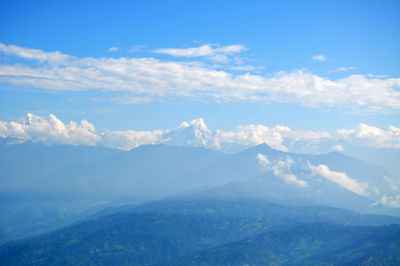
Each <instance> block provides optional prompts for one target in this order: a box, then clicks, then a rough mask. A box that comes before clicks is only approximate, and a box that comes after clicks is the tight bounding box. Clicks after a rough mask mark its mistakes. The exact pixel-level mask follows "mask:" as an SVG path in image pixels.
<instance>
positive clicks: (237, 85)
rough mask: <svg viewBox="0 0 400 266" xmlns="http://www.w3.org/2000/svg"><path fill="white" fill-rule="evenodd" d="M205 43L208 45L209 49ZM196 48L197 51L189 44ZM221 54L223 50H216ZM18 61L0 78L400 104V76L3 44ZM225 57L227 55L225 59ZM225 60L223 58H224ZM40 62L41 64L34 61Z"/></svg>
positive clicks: (205, 96) (157, 95) (185, 94)
mask: <svg viewBox="0 0 400 266" xmlns="http://www.w3.org/2000/svg"><path fill="white" fill-rule="evenodd" d="M202 47H203V46H202ZM240 47H241V46H238V47H237V46H225V47H220V48H212V47H211V46H210V47H207V46H205V47H203V48H202V49H200V50H199V48H200V47H199V48H193V49H195V50H188V51H187V50H186V49H184V50H185V51H180V50H179V51H175V52H176V54H177V55H178V54H182V55H184V56H189V57H190V56H195V55H204V56H207V55H208V54H210V53H211V54H213V55H223V56H225V55H228V54H230V53H235V52H238V51H241V50H243V49H244V48H243V47H242V48H240ZM189 49H190V48H189ZM215 50H216V51H218V53H216V52H215ZM210 51H211V52H210ZM0 53H2V54H4V55H6V56H17V57H19V59H20V61H21V62H19V63H18V64H0V83H2V84H11V85H14V86H17V87H28V88H39V89H45V90H59V91H84V90H102V91H115V92H124V93H129V94H130V95H131V96H132V97H140V98H143V97H149V98H151V100H152V101H157V100H159V99H162V100H163V101H176V99H182V100H185V101H204V102H257V103H266V104H268V103H272V102H276V103H295V104H302V105H304V106H308V107H319V106H329V107H341V108H348V109H350V110H355V111H364V112H382V111H395V110H398V109H400V91H398V89H397V88H398V87H400V79H396V78H376V77H367V76H363V75H352V76H349V77H346V78H343V79H339V80H330V79H328V78H323V77H320V76H317V75H314V74H312V73H307V72H304V71H301V70H297V71H293V72H278V73H275V74H272V75H269V76H261V75H252V74H249V73H246V74H242V75H235V74H233V73H230V72H227V71H221V70H216V69H213V68H212V67H210V66H206V65H201V64H196V63H194V62H181V61H179V62H174V61H161V60H158V59H155V58H125V57H121V58H90V57H89V58H78V57H74V56H69V55H65V54H62V53H60V52H50V53H48V52H44V51H41V50H36V49H28V48H23V47H19V46H15V45H5V44H0ZM220 59H221V58H220ZM222 59H223V58H222ZM26 60H35V61H37V62H38V63H39V64H29V63H26V62H25V61H26Z"/></svg>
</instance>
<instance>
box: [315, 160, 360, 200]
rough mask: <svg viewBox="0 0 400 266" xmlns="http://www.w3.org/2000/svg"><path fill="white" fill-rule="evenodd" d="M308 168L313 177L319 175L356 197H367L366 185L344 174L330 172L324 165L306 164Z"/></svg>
mask: <svg viewBox="0 0 400 266" xmlns="http://www.w3.org/2000/svg"><path fill="white" fill-rule="evenodd" d="M308 167H309V169H310V171H311V173H312V174H313V175H320V176H322V177H324V178H326V179H328V180H330V181H332V182H334V183H337V184H339V185H340V186H342V187H344V188H346V189H347V190H350V191H352V192H354V193H356V194H358V195H361V196H367V192H366V191H365V189H366V188H367V187H368V183H360V182H358V181H357V180H355V179H352V178H350V177H348V176H347V174H346V173H342V172H335V171H332V170H330V169H329V167H328V166H326V165H324V164H320V165H318V166H314V165H312V164H311V163H310V162H308Z"/></svg>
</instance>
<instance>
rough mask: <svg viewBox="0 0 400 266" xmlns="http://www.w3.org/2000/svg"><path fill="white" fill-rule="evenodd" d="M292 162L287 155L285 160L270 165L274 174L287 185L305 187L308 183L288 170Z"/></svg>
mask: <svg viewBox="0 0 400 266" xmlns="http://www.w3.org/2000/svg"><path fill="white" fill-rule="evenodd" d="M293 162H294V161H293V159H292V158H291V157H289V156H287V157H286V160H280V161H278V162H277V163H276V164H275V165H273V166H272V172H273V173H274V175H275V176H277V177H280V178H282V179H283V180H285V182H286V183H287V184H289V185H296V186H298V187H300V188H304V187H307V186H308V183H307V182H306V181H305V180H301V179H298V178H297V177H296V176H295V175H294V174H293V173H292V171H291V170H290V167H291V165H292V164H293Z"/></svg>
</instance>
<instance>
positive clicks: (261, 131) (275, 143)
mask: <svg viewBox="0 0 400 266" xmlns="http://www.w3.org/2000/svg"><path fill="white" fill-rule="evenodd" d="M215 139H216V142H217V143H236V144H240V145H244V146H254V145H257V144H262V143H266V144H268V145H269V146H270V147H272V148H274V149H276V150H281V151H287V147H286V146H284V145H283V144H282V142H283V137H282V135H281V134H280V133H279V130H277V129H275V128H269V127H266V126H262V125H247V126H238V127H237V128H236V129H235V130H233V131H223V130H217V131H216V134H215Z"/></svg>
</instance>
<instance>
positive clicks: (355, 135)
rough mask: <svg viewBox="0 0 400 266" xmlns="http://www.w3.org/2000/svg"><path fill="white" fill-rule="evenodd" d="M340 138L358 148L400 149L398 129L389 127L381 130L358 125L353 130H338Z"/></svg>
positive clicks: (399, 130) (399, 132)
mask: <svg viewBox="0 0 400 266" xmlns="http://www.w3.org/2000/svg"><path fill="white" fill-rule="evenodd" d="M338 134H339V136H340V138H342V139H344V140H347V141H349V142H350V143H353V144H355V145H359V146H373V147H376V148H395V149H399V148H400V128H397V127H395V126H389V128H388V129H387V130H383V129H380V128H377V127H374V126H369V125H366V124H359V125H358V126H357V128H355V129H341V130H338Z"/></svg>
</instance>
